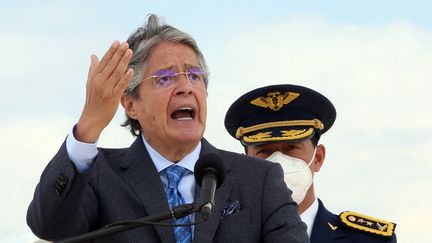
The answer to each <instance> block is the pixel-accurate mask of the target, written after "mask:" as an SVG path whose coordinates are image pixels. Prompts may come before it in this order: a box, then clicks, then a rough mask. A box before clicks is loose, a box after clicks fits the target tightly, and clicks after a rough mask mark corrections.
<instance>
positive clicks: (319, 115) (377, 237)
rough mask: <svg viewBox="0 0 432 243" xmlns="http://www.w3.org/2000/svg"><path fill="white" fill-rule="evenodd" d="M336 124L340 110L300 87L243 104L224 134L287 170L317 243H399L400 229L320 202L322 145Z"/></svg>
mask: <svg viewBox="0 0 432 243" xmlns="http://www.w3.org/2000/svg"><path fill="white" fill-rule="evenodd" d="M335 119H336V109H335V107H334V106H333V104H332V103H331V102H330V100H328V99H327V98H326V97H325V96H323V95H322V94H320V93H318V92H316V91H314V90H312V89H309V88H306V87H303V86H299V85H291V84H284V85H271V86H266V87H261V88H257V89H255V90H252V91H250V92H248V93H246V94H244V95H242V96H241V97H240V98H238V99H237V100H236V101H235V102H234V103H233V104H232V105H231V107H230V108H229V110H228V112H227V114H226V116H225V128H226V129H227V131H228V132H229V134H230V135H231V136H233V137H234V138H235V139H237V140H239V141H240V142H241V144H242V145H243V146H244V148H245V152H246V154H247V155H249V156H253V157H259V158H262V159H267V160H270V161H273V162H277V163H280V164H281V165H282V168H283V169H284V177H285V182H286V184H287V186H288V187H289V188H290V189H291V190H292V191H293V194H292V198H293V200H294V201H296V202H297V204H298V205H299V214H300V217H301V219H302V220H303V221H304V222H305V223H306V225H307V227H308V235H309V237H310V240H311V242H312V243H325V242H338V243H342V242H387V243H390V242H391V243H394V242H396V235H395V234H394V230H395V227H396V224H394V223H392V222H388V221H385V220H381V219H377V218H373V217H370V216H367V215H363V214H359V213H356V212H350V211H345V212H342V213H340V214H339V215H336V214H333V213H331V212H329V211H328V210H327V209H326V208H325V207H324V204H323V202H322V201H321V200H320V199H318V198H317V197H316V196H315V191H314V184H313V176H314V173H316V172H319V171H320V169H321V166H322V165H323V163H324V159H325V154H326V149H325V147H324V145H323V144H319V143H318V141H319V139H320V137H321V135H322V134H324V133H325V132H327V131H328V130H329V129H330V128H331V127H332V125H333V123H334V121H335Z"/></svg>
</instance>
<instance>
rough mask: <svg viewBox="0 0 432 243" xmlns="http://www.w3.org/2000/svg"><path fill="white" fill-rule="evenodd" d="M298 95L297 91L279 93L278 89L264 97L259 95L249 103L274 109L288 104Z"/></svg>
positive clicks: (276, 109)
mask: <svg viewBox="0 0 432 243" xmlns="http://www.w3.org/2000/svg"><path fill="white" fill-rule="evenodd" d="M299 96H300V93H297V92H286V93H285V94H283V95H282V94H281V93H280V92H279V91H274V92H269V93H268V94H267V96H266V97H263V96H260V97H258V98H256V99H254V100H252V101H251V102H250V103H251V104H252V105H256V106H259V107H263V108H269V109H272V110H274V111H278V110H280V109H281V108H282V107H283V106H284V105H288V104H289V103H290V102H291V101H293V100H295V99H296V98H297V97H299Z"/></svg>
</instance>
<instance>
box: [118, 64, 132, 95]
mask: <svg viewBox="0 0 432 243" xmlns="http://www.w3.org/2000/svg"><path fill="white" fill-rule="evenodd" d="M133 75H134V72H133V69H132V68H129V69H128V70H127V71H126V73H125V74H124V75H123V77H122V79H121V80H120V81H119V82H118V83H117V85H116V86H115V87H114V91H113V92H114V95H115V96H121V95H123V93H124V91H125V90H126V87H127V86H128V84H129V82H130V81H131V80H132V77H133Z"/></svg>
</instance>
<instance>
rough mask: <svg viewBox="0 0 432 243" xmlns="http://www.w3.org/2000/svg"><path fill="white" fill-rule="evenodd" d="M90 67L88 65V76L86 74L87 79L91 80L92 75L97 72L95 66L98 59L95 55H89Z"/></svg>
mask: <svg viewBox="0 0 432 243" xmlns="http://www.w3.org/2000/svg"><path fill="white" fill-rule="evenodd" d="M90 61H91V62H90V67H89V72H88V76H87V80H91V79H93V77H94V76H95V75H96V73H97V67H98V64H99V59H98V57H97V56H96V55H91V56H90Z"/></svg>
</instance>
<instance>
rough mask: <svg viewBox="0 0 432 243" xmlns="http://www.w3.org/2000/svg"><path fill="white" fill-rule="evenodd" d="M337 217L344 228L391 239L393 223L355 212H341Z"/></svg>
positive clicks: (394, 226)
mask: <svg viewBox="0 0 432 243" xmlns="http://www.w3.org/2000/svg"><path fill="white" fill-rule="evenodd" d="M339 217H340V219H341V221H342V223H343V224H344V225H345V226H347V227H349V228H354V229H356V230H360V231H365V232H369V233H372V234H375V235H381V236H386V237H391V236H392V235H393V233H394V230H395V228H396V224H395V223H392V222H388V221H385V220H381V219H377V218H373V217H369V216H366V215H363V214H359V213H355V212H349V211H346V212H342V213H341V214H340V215H339Z"/></svg>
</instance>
